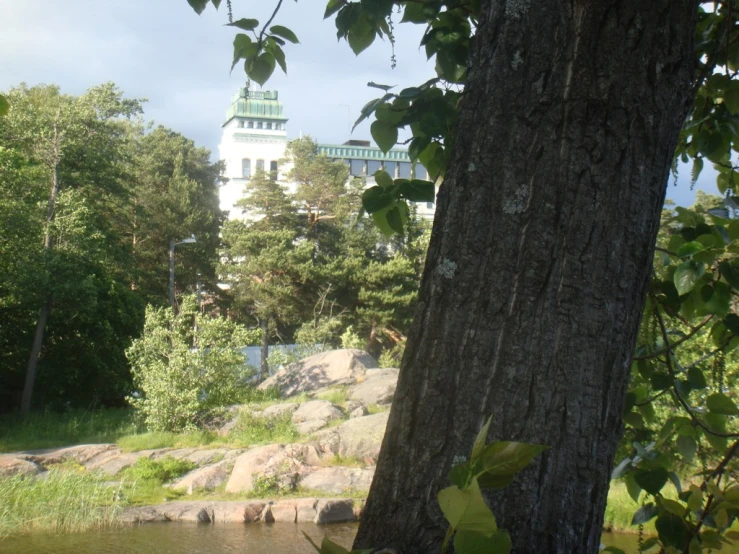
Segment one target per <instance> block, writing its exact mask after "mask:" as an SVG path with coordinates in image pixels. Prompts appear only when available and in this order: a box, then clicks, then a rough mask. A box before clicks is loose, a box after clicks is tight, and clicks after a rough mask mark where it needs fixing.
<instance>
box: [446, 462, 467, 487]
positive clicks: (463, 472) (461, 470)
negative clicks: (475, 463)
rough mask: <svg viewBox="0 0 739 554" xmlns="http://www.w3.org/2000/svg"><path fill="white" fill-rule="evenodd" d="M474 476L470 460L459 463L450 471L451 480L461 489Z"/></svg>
mask: <svg viewBox="0 0 739 554" xmlns="http://www.w3.org/2000/svg"><path fill="white" fill-rule="evenodd" d="M472 477H473V475H472V467H471V466H470V463H469V462H462V463H459V464H457V465H455V466H454V467H453V468H452V469H451V471H450V472H449V480H450V481H451V482H452V483H453V484H455V485H457V486H458V487H459V488H460V489H463V488H465V487H466V486H467V483H469V481H470V479H471V478H472Z"/></svg>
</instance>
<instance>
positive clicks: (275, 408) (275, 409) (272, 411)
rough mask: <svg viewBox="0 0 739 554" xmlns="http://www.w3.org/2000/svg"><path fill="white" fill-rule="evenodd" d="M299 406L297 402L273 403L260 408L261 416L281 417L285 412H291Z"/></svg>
mask: <svg viewBox="0 0 739 554" xmlns="http://www.w3.org/2000/svg"><path fill="white" fill-rule="evenodd" d="M299 407H300V404H298V403H297V402H284V403H282V404H273V405H272V406H267V407H266V408H265V409H264V410H262V412H261V417H266V418H270V419H274V418H278V417H282V416H285V415H287V414H291V413H293V412H294V411H295V410H297V409H298V408H299Z"/></svg>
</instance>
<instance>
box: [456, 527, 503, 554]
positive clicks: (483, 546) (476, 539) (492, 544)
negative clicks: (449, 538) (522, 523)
mask: <svg viewBox="0 0 739 554" xmlns="http://www.w3.org/2000/svg"><path fill="white" fill-rule="evenodd" d="M510 551H511V537H510V535H508V533H507V532H506V531H502V530H499V531H498V532H496V533H494V534H493V535H492V536H486V535H484V534H482V533H476V532H474V531H457V533H456V535H454V552H456V553H457V554H508V553H509V552H510Z"/></svg>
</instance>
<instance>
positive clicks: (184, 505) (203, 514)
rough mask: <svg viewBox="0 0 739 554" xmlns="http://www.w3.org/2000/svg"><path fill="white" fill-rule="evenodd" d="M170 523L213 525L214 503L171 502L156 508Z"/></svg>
mask: <svg viewBox="0 0 739 554" xmlns="http://www.w3.org/2000/svg"><path fill="white" fill-rule="evenodd" d="M154 509H155V510H156V511H157V512H159V513H161V514H162V515H164V517H166V518H167V520H169V521H189V522H193V523H211V522H212V521H213V503H212V502H169V503H167V504H160V505H158V506H154Z"/></svg>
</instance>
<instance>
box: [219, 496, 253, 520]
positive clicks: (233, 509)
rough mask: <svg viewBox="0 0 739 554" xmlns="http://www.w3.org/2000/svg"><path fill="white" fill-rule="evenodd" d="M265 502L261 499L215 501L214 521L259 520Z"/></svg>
mask: <svg viewBox="0 0 739 554" xmlns="http://www.w3.org/2000/svg"><path fill="white" fill-rule="evenodd" d="M264 504H265V503H264V502H260V501H255V500H252V501H227V502H214V503H213V508H212V521H213V523H252V522H255V521H259V517H260V516H261V515H262V511H263V510H264Z"/></svg>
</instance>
